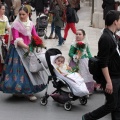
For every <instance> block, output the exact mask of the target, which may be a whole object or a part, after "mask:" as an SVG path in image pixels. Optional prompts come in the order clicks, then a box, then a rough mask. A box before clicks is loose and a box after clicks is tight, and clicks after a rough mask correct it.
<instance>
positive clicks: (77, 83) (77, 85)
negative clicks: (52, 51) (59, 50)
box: [51, 54, 89, 97]
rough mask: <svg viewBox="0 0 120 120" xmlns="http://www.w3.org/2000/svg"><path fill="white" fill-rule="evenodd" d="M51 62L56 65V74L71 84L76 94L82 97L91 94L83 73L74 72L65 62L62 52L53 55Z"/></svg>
mask: <svg viewBox="0 0 120 120" xmlns="http://www.w3.org/2000/svg"><path fill="white" fill-rule="evenodd" d="M51 62H52V65H53V67H54V72H55V74H56V75H57V76H58V77H59V78H62V79H63V80H65V81H66V82H67V83H68V84H69V86H70V87H71V89H72V91H73V94H74V95H75V96H79V97H82V96H85V95H88V94H89V91H88V89H87V87H86V85H85V82H84V79H83V78H82V77H81V75H80V74H79V73H77V72H73V70H72V68H71V67H69V66H68V65H65V64H64V63H65V57H64V56H62V55H61V54H58V55H55V56H51Z"/></svg>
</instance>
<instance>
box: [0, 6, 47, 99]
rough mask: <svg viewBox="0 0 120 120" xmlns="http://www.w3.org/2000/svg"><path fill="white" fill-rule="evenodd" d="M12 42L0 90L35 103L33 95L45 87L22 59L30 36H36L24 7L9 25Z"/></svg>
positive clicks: (41, 80)
mask: <svg viewBox="0 0 120 120" xmlns="http://www.w3.org/2000/svg"><path fill="white" fill-rule="evenodd" d="M11 33H12V37H13V39H12V41H11V43H10V47H9V51H8V55H7V58H6V61H5V66H4V71H3V74H2V76H1V79H0V90H1V91H3V92H4V93H11V94H13V95H15V96H21V95H22V96H25V97H26V98H28V99H29V100H30V101H35V100H36V99H37V97H36V96H35V95H34V94H35V93H37V92H40V91H42V90H43V89H44V88H45V87H46V85H45V83H44V76H43V75H41V74H39V73H34V74H32V73H31V72H30V71H29V69H28V63H29V61H28V59H27V58H24V57H23V53H22V52H23V51H24V50H25V51H28V50H29V44H30V42H31V35H33V36H38V35H37V33H36V30H35V26H34V25H33V22H32V21H30V20H29V13H28V9H27V8H26V7H24V6H23V7H21V8H20V10H19V14H18V16H17V18H16V19H15V21H14V22H13V23H12V25H11Z"/></svg>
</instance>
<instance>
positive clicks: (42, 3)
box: [34, 0, 48, 16]
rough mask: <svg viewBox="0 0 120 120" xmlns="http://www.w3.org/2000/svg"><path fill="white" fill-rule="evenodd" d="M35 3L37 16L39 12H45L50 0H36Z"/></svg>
mask: <svg viewBox="0 0 120 120" xmlns="http://www.w3.org/2000/svg"><path fill="white" fill-rule="evenodd" d="M34 5H35V6H34V7H35V10H36V16H38V15H39V13H44V7H48V0H35V3H34Z"/></svg>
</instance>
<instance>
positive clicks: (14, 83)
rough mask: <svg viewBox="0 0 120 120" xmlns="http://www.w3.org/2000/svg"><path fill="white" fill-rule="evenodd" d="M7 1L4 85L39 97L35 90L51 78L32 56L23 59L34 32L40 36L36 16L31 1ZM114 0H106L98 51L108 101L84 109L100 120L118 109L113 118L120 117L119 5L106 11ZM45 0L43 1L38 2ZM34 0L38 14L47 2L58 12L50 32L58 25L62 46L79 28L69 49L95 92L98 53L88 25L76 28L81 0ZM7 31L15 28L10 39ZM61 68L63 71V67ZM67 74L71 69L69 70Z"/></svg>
mask: <svg viewBox="0 0 120 120" xmlns="http://www.w3.org/2000/svg"><path fill="white" fill-rule="evenodd" d="M1 2H2V4H0V36H1V39H0V40H2V42H0V45H1V48H0V51H2V50H3V49H2V46H4V45H6V46H7V47H6V50H7V55H6V58H5V59H4V58H3V55H2V52H0V60H1V63H0V74H1V76H0V91H2V92H4V93H10V94H12V95H14V96H16V97H20V96H22V97H25V98H27V99H29V100H30V101H35V100H37V97H36V96H35V93H38V92H41V91H42V90H44V89H45V88H46V84H45V83H44V77H45V76H44V75H43V74H42V73H41V72H36V74H32V73H30V72H28V69H27V68H26V65H25V64H26V63H28V62H29V61H27V59H26V60H23V58H22V57H21V56H22V52H21V51H22V50H26V51H30V50H31V49H30V43H31V37H32V36H35V37H39V36H38V34H37V32H36V29H35V25H34V24H33V22H32V19H31V14H32V11H31V7H30V3H29V2H30V1H21V0H11V3H10V2H9V3H10V4H11V5H10V6H8V4H7V0H4V1H2V0H1ZM31 2H33V1H31ZM112 2H114V5H116V4H117V5H116V6H118V5H119V2H118V1H117V2H115V1H112V0H111V4H112ZM78 3H79V4H78ZM108 3H110V0H109V2H108V1H105V0H103V5H102V7H103V9H104V17H103V19H104V20H105V29H104V30H103V33H102V35H101V37H100V39H99V42H98V57H99V59H100V67H101V70H102V73H103V75H104V79H103V80H102V82H101V86H102V89H103V91H104V94H105V97H106V102H105V104H104V105H103V106H101V107H100V108H98V109H96V110H94V111H92V112H89V113H87V114H85V115H83V116H82V120H97V119H99V118H101V117H103V116H105V115H107V114H108V113H112V120H119V119H120V110H119V109H120V103H119V102H120V101H119V100H120V95H119V94H120V92H119V90H120V82H119V81H120V71H119V69H120V60H119V59H120V44H119V41H118V39H117V38H116V36H115V33H116V32H117V31H118V30H120V12H119V11H116V10H115V6H111V7H110V6H109V8H110V10H108V11H106V10H107V7H106V6H107V5H108ZM22 4H23V5H22ZM39 4H40V5H41V7H40V6H38V5H39ZM6 5H7V6H6ZM31 5H33V7H34V8H35V10H36V16H37V15H39V14H40V13H44V10H45V9H44V8H46V7H48V6H50V12H49V14H52V22H51V33H50V36H49V37H48V38H49V39H52V38H53V32H54V31H55V38H57V37H58V46H62V44H64V43H65V41H66V39H67V35H68V31H69V29H71V30H72V32H73V33H74V34H75V40H74V43H73V44H71V46H70V48H69V51H68V55H69V57H70V61H69V66H70V68H69V70H70V71H74V72H77V73H79V75H80V76H81V77H82V78H83V79H84V82H85V83H86V87H87V89H88V91H89V94H92V93H93V92H94V85H95V80H94V79H93V77H92V75H91V74H90V72H89V68H88V60H89V58H91V57H92V54H91V51H90V48H89V44H88V39H87V35H86V32H85V30H83V29H78V30H76V27H75V16H74V11H75V12H77V11H78V10H79V9H80V0H79V1H77V0H76V3H75V2H73V0H71V1H70V0H68V1H67V0H51V1H49V2H48V1H47V0H34V4H31ZM113 7H114V8H113ZM11 8H12V9H14V19H13V22H12V23H11V25H10V24H9V18H10V15H11V13H7V12H6V11H7V9H10V10H8V11H11ZM64 26H65V29H64V36H62V34H61V28H63V27H64ZM6 31H7V32H6ZM6 34H9V37H8V41H7V42H6V41H5V40H6V39H5V38H4V37H5V35H6ZM114 41H115V42H116V44H115V42H114ZM3 43H4V45H3ZM114 49H115V50H114ZM112 51H115V52H114V57H113V58H112V59H110V56H111V52H112ZM2 60H4V61H2ZM64 61H65V59H64V57H63V56H61V57H60V58H59V59H56V61H55V63H56V64H57V66H58V65H59V62H60V63H64ZM73 64H74V65H75V66H74V67H73V66H72V65H73ZM71 68H72V70H71ZM73 68H74V69H73ZM59 71H60V72H61V70H60V68H59ZM61 74H63V75H66V73H65V74H64V73H63V72H61ZM37 78H41V79H40V80H41V81H40V80H39V81H40V82H38V84H34V80H36V79H37Z"/></svg>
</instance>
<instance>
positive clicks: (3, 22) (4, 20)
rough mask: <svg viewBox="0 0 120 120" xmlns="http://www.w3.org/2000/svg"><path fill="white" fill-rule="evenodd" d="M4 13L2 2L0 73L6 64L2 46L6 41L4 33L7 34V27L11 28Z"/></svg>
mask: <svg viewBox="0 0 120 120" xmlns="http://www.w3.org/2000/svg"><path fill="white" fill-rule="evenodd" d="M4 14H5V6H4V5H3V4H0V37H1V40H0V74H1V73H2V70H3V65H4V60H3V55H2V49H1V46H2V42H5V41H4V40H3V38H4V35H5V34H6V29H7V31H8V32H9V30H10V25H9V22H8V18H7V17H6V16H5V15H4Z"/></svg>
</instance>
